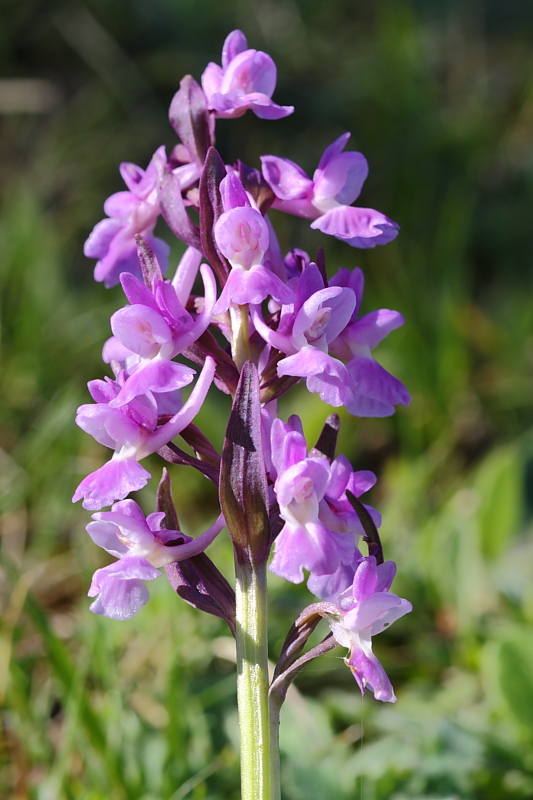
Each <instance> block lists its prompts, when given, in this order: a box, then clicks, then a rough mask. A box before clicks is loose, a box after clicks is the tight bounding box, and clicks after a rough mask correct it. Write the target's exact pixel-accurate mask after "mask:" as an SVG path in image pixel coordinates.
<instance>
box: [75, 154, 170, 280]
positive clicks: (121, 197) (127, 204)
mask: <svg viewBox="0 0 533 800" xmlns="http://www.w3.org/2000/svg"><path fill="white" fill-rule="evenodd" d="M161 152H162V156H161ZM161 157H164V147H163V148H159V150H158V151H157V152H156V153H154V156H153V157H152V160H151V161H150V163H149V165H148V167H147V168H146V170H143V169H141V168H140V167H138V166H137V165H136V164H130V163H126V162H125V163H122V164H121V165H120V174H121V175H122V178H123V180H124V183H125V184H126V186H127V187H128V191H127V192H116V193H115V194H112V195H111V197H108V199H107V200H106V202H105V203H104V211H105V213H106V214H107V216H108V219H104V220H102V221H101V222H99V223H98V224H97V225H96V226H95V227H94V228H93V231H92V233H91V234H90V236H89V238H88V239H87V241H86V242H85V247H84V253H85V255H86V256H87V257H88V258H97V259H98V263H97V264H96V266H95V268H94V278H95V280H97V281H103V282H104V284H105V286H106V287H107V288H109V287H110V286H116V284H117V283H118V281H119V275H120V273H121V272H130V273H132V274H133V275H140V274H141V267H140V264H139V258H138V256H137V245H136V242H135V235H136V234H141V235H142V236H143V237H144V238H145V239H146V241H147V242H148V244H149V245H150V247H151V248H152V250H153V251H154V253H155V255H156V257H157V258H158V260H159V262H160V264H161V266H162V267H163V271H164V270H165V269H166V267H167V264H168V255H169V253H170V247H169V246H168V244H167V243H166V242H164V241H163V240H162V239H158V238H157V237H156V236H154V235H153V229H154V227H155V224H156V222H157V218H158V217H159V214H160V207H159V200H158V196H157V171H156V167H155V162H156V160H157V158H161Z"/></svg>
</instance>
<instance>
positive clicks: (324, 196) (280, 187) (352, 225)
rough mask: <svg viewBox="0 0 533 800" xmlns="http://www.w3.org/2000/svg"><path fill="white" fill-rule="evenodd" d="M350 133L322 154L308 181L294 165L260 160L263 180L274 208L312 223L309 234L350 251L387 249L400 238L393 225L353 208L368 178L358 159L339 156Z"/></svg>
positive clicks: (364, 165) (276, 159)
mask: <svg viewBox="0 0 533 800" xmlns="http://www.w3.org/2000/svg"><path fill="white" fill-rule="evenodd" d="M349 138H350V134H349V133H345V134H343V135H342V136H340V137H339V138H338V139H337V140H336V141H335V142H333V144H330V145H329V147H327V148H326V149H325V150H324V153H323V154H322V158H321V159H320V162H319V164H318V167H317V169H316V170H315V173H314V175H313V180H311V179H310V178H309V177H308V176H307V175H306V173H305V172H304V171H303V169H302V168H301V167H299V166H298V164H295V163H294V161H290V160H289V159H288V158H280V157H279V156H272V155H267V156H261V162H262V165H263V175H264V176H265V179H266V181H267V183H268V184H269V185H270V187H271V189H272V191H273V192H274V194H275V195H276V198H277V199H276V200H275V201H274V204H273V207H274V208H278V209H280V210H281V211H287V212H288V213H289V214H296V216H298V217H305V218H306V219H312V220H314V221H313V222H312V223H311V227H312V228H317V229H318V230H321V231H322V233H327V234H329V235H331V236H335V237H336V238H337V239H341V240H342V241H345V242H346V243H347V244H349V245H351V246H352V247H362V248H368V247H375V245H377V244H387V243H388V242H390V241H392V240H393V239H395V238H396V236H397V235H398V230H399V226H398V225H397V224H396V222H393V221H392V220H391V219H389V218H388V217H386V216H385V214H382V213H381V212H380V211H375V210H374V209H373V208H354V207H353V206H352V205H351V204H352V203H353V202H354V200H356V199H357V198H358V197H359V194H360V192H361V189H362V187H363V183H364V182H365V179H366V177H367V175H368V164H367V161H366V158H365V157H364V156H363V155H362V153H356V152H354V151H348V152H344V153H343V152H342V150H343V148H344V146H345V144H346V142H347V141H348V139H349Z"/></svg>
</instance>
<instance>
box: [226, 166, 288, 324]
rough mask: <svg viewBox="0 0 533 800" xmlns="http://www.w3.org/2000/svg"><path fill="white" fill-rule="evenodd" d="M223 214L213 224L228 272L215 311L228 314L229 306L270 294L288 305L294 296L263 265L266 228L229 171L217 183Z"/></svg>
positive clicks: (255, 300)
mask: <svg viewBox="0 0 533 800" xmlns="http://www.w3.org/2000/svg"><path fill="white" fill-rule="evenodd" d="M220 193H221V196H222V202H223V205H224V213H223V214H222V215H221V216H220V217H219V219H218V220H217V223H216V225H215V229H214V234H215V240H216V242H217V244H218V247H219V249H220V251H221V252H222V254H223V255H225V256H226V258H227V259H228V261H229V262H230V264H231V267H232V269H231V272H230V274H229V277H228V280H227V282H226V285H225V286H224V289H223V291H222V294H221V295H220V297H219V299H218V301H217V303H216V305H215V308H214V313H215V314H221V313H223V312H224V311H227V309H228V308H229V306H230V305H231V304H233V305H245V304H247V303H261V302H262V301H263V300H264V299H265V298H266V297H267V296H268V295H271V296H272V297H273V298H274V299H275V300H276V301H277V302H279V303H290V302H292V301H293V300H294V294H293V292H292V291H291V290H290V289H289V287H288V286H287V285H286V284H284V283H283V281H281V280H280V278H278V276H277V275H275V274H274V273H273V272H272V271H271V270H270V269H268V268H267V267H266V266H263V257H264V255H265V253H266V251H267V250H268V246H269V231H268V226H267V224H266V222H265V220H264V219H263V216H262V214H261V212H260V211H259V210H258V209H257V208H253V207H252V204H251V202H250V198H249V196H248V195H247V193H246V192H245V190H244V187H243V185H242V183H241V182H240V180H239V178H238V177H237V175H236V174H235V173H233V172H231V173H230V174H229V175H227V176H226V177H225V178H224V179H223V180H222V182H221V184H220Z"/></svg>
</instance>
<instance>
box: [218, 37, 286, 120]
mask: <svg viewBox="0 0 533 800" xmlns="http://www.w3.org/2000/svg"><path fill="white" fill-rule="evenodd" d="M247 48H248V43H247V41H246V37H245V35H244V33H242V31H239V30H236V31H233V32H232V33H230V34H229V36H228V37H227V38H226V41H225V42H224V46H223V48H222V66H221V67H220V66H219V65H218V64H214V63H213V62H211V63H210V64H208V66H207V68H206V69H205V71H204V74H203V75H202V88H203V90H204V93H205V95H206V97H207V103H208V108H209V109H211V110H212V111H214V112H215V115H216V116H217V117H221V118H224V119H235V118H236V117H242V115H243V114H244V113H245V112H246V111H248V109H250V110H251V111H253V112H254V114H255V115H256V116H258V117H261V118H262V119H281V117H287V116H288V115H289V114H292V112H293V111H294V108H293V106H278V105H277V104H276V103H274V101H273V100H271V97H272V94H273V93H274V89H275V88H276V65H275V64H274V62H273V61H272V59H271V58H270V56H269V55H267V54H266V53H263V52H261V51H260V50H248V49H247Z"/></svg>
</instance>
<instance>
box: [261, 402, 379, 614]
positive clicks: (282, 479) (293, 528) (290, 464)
mask: <svg viewBox="0 0 533 800" xmlns="http://www.w3.org/2000/svg"><path fill="white" fill-rule="evenodd" d="M270 454H271V456H270V457H271V459H272V467H271V472H270V474H271V478H272V479H273V480H275V483H274V494H275V497H276V499H277V502H278V504H279V509H280V517H281V519H282V520H284V522H285V525H284V527H283V529H282V530H281V532H280V534H279V535H278V537H277V539H276V541H275V553H274V558H273V560H272V563H271V565H270V569H271V570H272V572H275V573H276V575H280V576H281V577H283V578H286V579H287V580H289V581H291V582H292V583H301V582H302V580H303V578H304V575H303V569H304V568H305V569H307V570H308V571H309V572H310V573H311V576H324V575H326V576H329V575H333V574H335V573H336V572H337V571H338V570H339V569H341V568H342V567H343V566H347V567H348V569H349V567H350V565H351V564H353V562H354V558H355V556H356V555H357V554H358V555H359V557H360V554H359V551H358V550H357V547H356V544H355V542H356V537H358V536H359V535H360V534H362V533H363V530H362V528H361V525H360V522H359V520H358V518H357V515H356V514H355V512H354V511H353V509H352V513H351V514H350V512H349V511H348V509H347V508H346V507H345V503H348V504H349V500H348V498H347V496H346V490H347V489H349V490H350V491H353V492H354V494H356V495H357V496H359V495H361V494H362V493H363V492H365V491H367V489H369V488H370V487H371V486H373V484H374V482H375V476H374V475H373V474H372V473H370V472H361V473H354V472H353V471H352V470H351V467H349V465H348V462H347V460H346V459H344V458H343V457H342V456H339V458H337V459H335V460H334V461H333V462H332V463H331V464H330V462H329V461H328V459H327V458H326V457H325V456H312V457H309V456H308V453H307V445H306V442H305V437H304V435H303V431H302V427H301V422H300V420H299V418H298V417H295V416H294V417H291V418H290V420H289V422H288V423H284V422H282V421H281V420H280V419H274V420H273V421H272V425H271V446H270ZM368 510H369V512H370V513H371V514H372V516H373V518H374V519H375V520H376V522H377V523H378V524H379V522H380V521H381V519H380V516H379V514H377V512H375V511H374V509H372V508H370V507H369V508H368ZM341 572H343V574H344V570H341ZM351 578H352V579H353V569H352V572H351ZM350 583H351V580H350ZM337 585H338V586H340V583H339V582H337ZM348 585H349V584H348ZM342 588H343V589H344V588H345V586H344V585H343V586H342ZM337 597H338V593H337V595H336V596H335V600H336V599H337Z"/></svg>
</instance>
